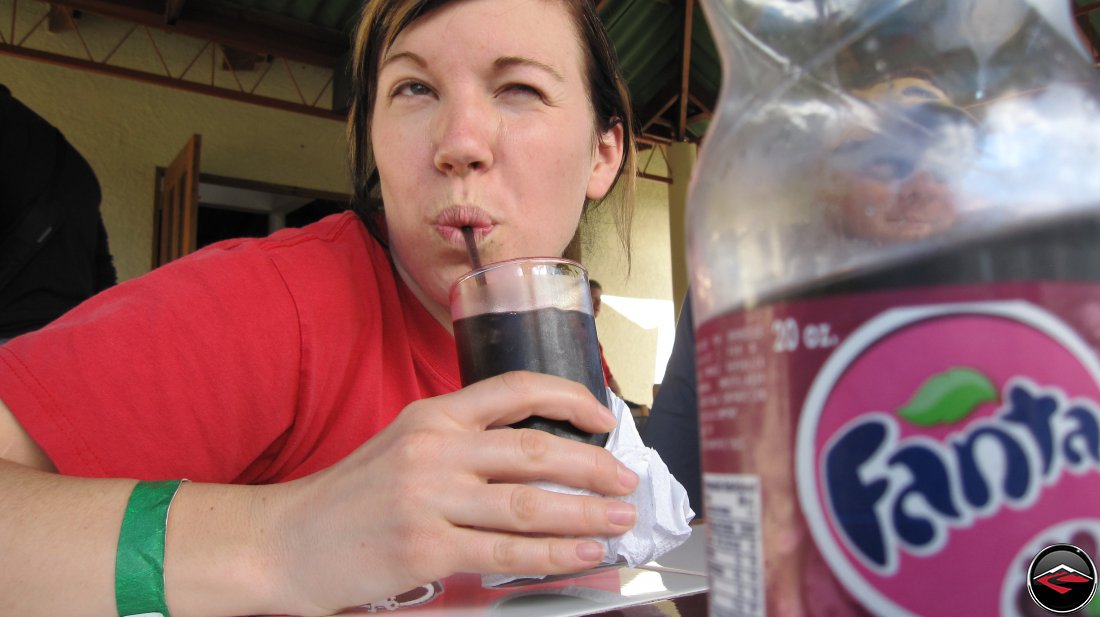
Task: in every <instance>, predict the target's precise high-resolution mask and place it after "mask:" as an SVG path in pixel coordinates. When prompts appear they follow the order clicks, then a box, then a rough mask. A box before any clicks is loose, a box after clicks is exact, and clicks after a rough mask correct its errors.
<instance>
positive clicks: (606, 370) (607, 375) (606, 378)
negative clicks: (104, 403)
mask: <svg viewBox="0 0 1100 617" xmlns="http://www.w3.org/2000/svg"><path fill="white" fill-rule="evenodd" d="M596 344H597V345H599V346H600V364H602V365H603V385H605V386H606V385H607V384H609V383H611V367H610V366H608V365H607V358H604V357H603V343H596ZM0 400H3V399H0Z"/></svg>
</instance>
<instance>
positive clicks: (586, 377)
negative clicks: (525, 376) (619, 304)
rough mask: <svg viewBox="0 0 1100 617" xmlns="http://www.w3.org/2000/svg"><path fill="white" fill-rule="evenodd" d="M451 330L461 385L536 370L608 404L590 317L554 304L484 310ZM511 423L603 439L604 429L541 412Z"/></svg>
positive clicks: (594, 441) (589, 439)
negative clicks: (592, 430)
mask: <svg viewBox="0 0 1100 617" xmlns="http://www.w3.org/2000/svg"><path fill="white" fill-rule="evenodd" d="M454 332H455V345H456V346H457V347H458V367H459V370H460V371H461V374H462V383H463V385H469V384H472V383H475V382H478V381H481V380H482V379H488V378H490V377H494V376H496V375H500V374H503V373H507V372H509V371H520V370H525V371H534V372H537V373H546V374H549V375H557V376H558V377H564V378H566V379H570V380H573V381H575V382H577V383H581V384H584V385H585V386H586V387H588V391H589V392H591V393H592V395H593V396H595V397H596V399H597V400H599V401H600V403H602V404H603V405H604V406H605V407H606V406H607V405H608V400H607V393H606V392H607V391H606V389H605V387H604V381H603V366H602V365H601V364H600V352H599V348H598V347H597V346H596V322H595V320H594V319H593V318H592V316H591V315H588V314H586V313H582V312H580V311H566V310H562V309H556V308H545V309H537V310H534V311H522V312H508V313H485V314H482V315H476V316H474V317H467V318H465V319H459V320H458V321H456V322H454ZM511 426H513V427H515V428H534V429H538V430H542V431H547V432H549V433H553V434H555V435H559V436H561V437H567V438H569V439H574V440H577V441H583V442H585V443H591V444H594V445H598V446H603V445H604V444H605V443H607V434H606V433H603V434H599V435H594V434H592V433H587V432H585V431H582V430H580V429H578V428H576V427H575V426H573V425H572V424H570V423H568V422H564V421H561V420H550V419H547V418H542V417H539V416H531V417H530V418H527V419H526V420H523V421H521V422H517V423H516V424H513V425H511Z"/></svg>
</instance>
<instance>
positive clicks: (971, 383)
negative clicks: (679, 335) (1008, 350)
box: [898, 367, 997, 426]
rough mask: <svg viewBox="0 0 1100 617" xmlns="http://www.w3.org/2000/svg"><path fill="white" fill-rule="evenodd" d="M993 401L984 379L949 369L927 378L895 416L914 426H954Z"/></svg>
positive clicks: (963, 370) (994, 395)
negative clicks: (984, 404) (979, 407)
mask: <svg viewBox="0 0 1100 617" xmlns="http://www.w3.org/2000/svg"><path fill="white" fill-rule="evenodd" d="M996 400H997V388H995V387H994V386H993V382H991V381H990V380H989V378H988V377H986V376H985V375H983V374H981V373H979V372H978V371H975V370H974V369H969V368H959V367H957V368H953V369H950V370H948V371H944V372H942V373H940V374H938V375H933V376H932V377H929V378H928V380H927V381H925V382H924V383H923V384H921V386H920V388H918V389H917V393H916V394H914V395H913V398H912V399H910V400H909V402H908V403H906V404H905V405H902V406H901V408H900V409H898V415H899V416H901V417H902V418H905V419H906V420H908V421H909V422H911V423H913V424H916V425H918V426H932V425H934V424H954V423H955V422H958V421H959V420H962V419H963V418H965V417H966V416H968V415H970V413H971V412H973V411H974V410H975V409H976V408H977V407H978V405H981V404H982V403H988V402H991V401H996Z"/></svg>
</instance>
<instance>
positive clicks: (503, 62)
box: [378, 51, 565, 82]
mask: <svg viewBox="0 0 1100 617" xmlns="http://www.w3.org/2000/svg"><path fill="white" fill-rule="evenodd" d="M402 59H407V60H410V61H412V62H413V63H415V64H416V65H417V66H419V67H420V68H428V62H427V61H426V60H424V58H421V57H420V56H418V55H416V54H414V53H413V52H411V51H399V52H397V53H396V54H393V55H392V56H389V57H387V58H386V59H385V60H383V61H382V64H381V65H380V66H379V67H378V72H379V73H381V72H382V69H384V68H386V67H387V66H389V65H390V64H393V63H394V62H397V61H398V60H402ZM514 66H529V67H533V68H535V69H538V70H540V71H543V72H544V73H546V74H548V75H550V76H551V77H553V78H554V79H555V80H557V81H559V82H565V77H563V76H562V74H561V72H560V71H558V70H557V69H555V68H554V67H552V66H550V65H549V64H546V63H545V62H539V61H538V60H533V59H531V58H525V57H523V56H502V57H500V58H497V59H496V61H495V62H493V67H494V68H496V69H497V70H503V69H507V68H511V67H514Z"/></svg>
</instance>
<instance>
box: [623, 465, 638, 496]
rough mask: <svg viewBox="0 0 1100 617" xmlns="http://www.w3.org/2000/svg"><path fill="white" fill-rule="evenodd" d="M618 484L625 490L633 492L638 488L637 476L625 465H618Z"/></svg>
mask: <svg viewBox="0 0 1100 617" xmlns="http://www.w3.org/2000/svg"><path fill="white" fill-rule="evenodd" d="M619 484H622V485H623V488H625V489H627V490H631V491H632V490H634V487H635V486H638V474H636V473H634V472H633V471H630V469H629V468H628V467H627V466H626V465H619Z"/></svg>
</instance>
